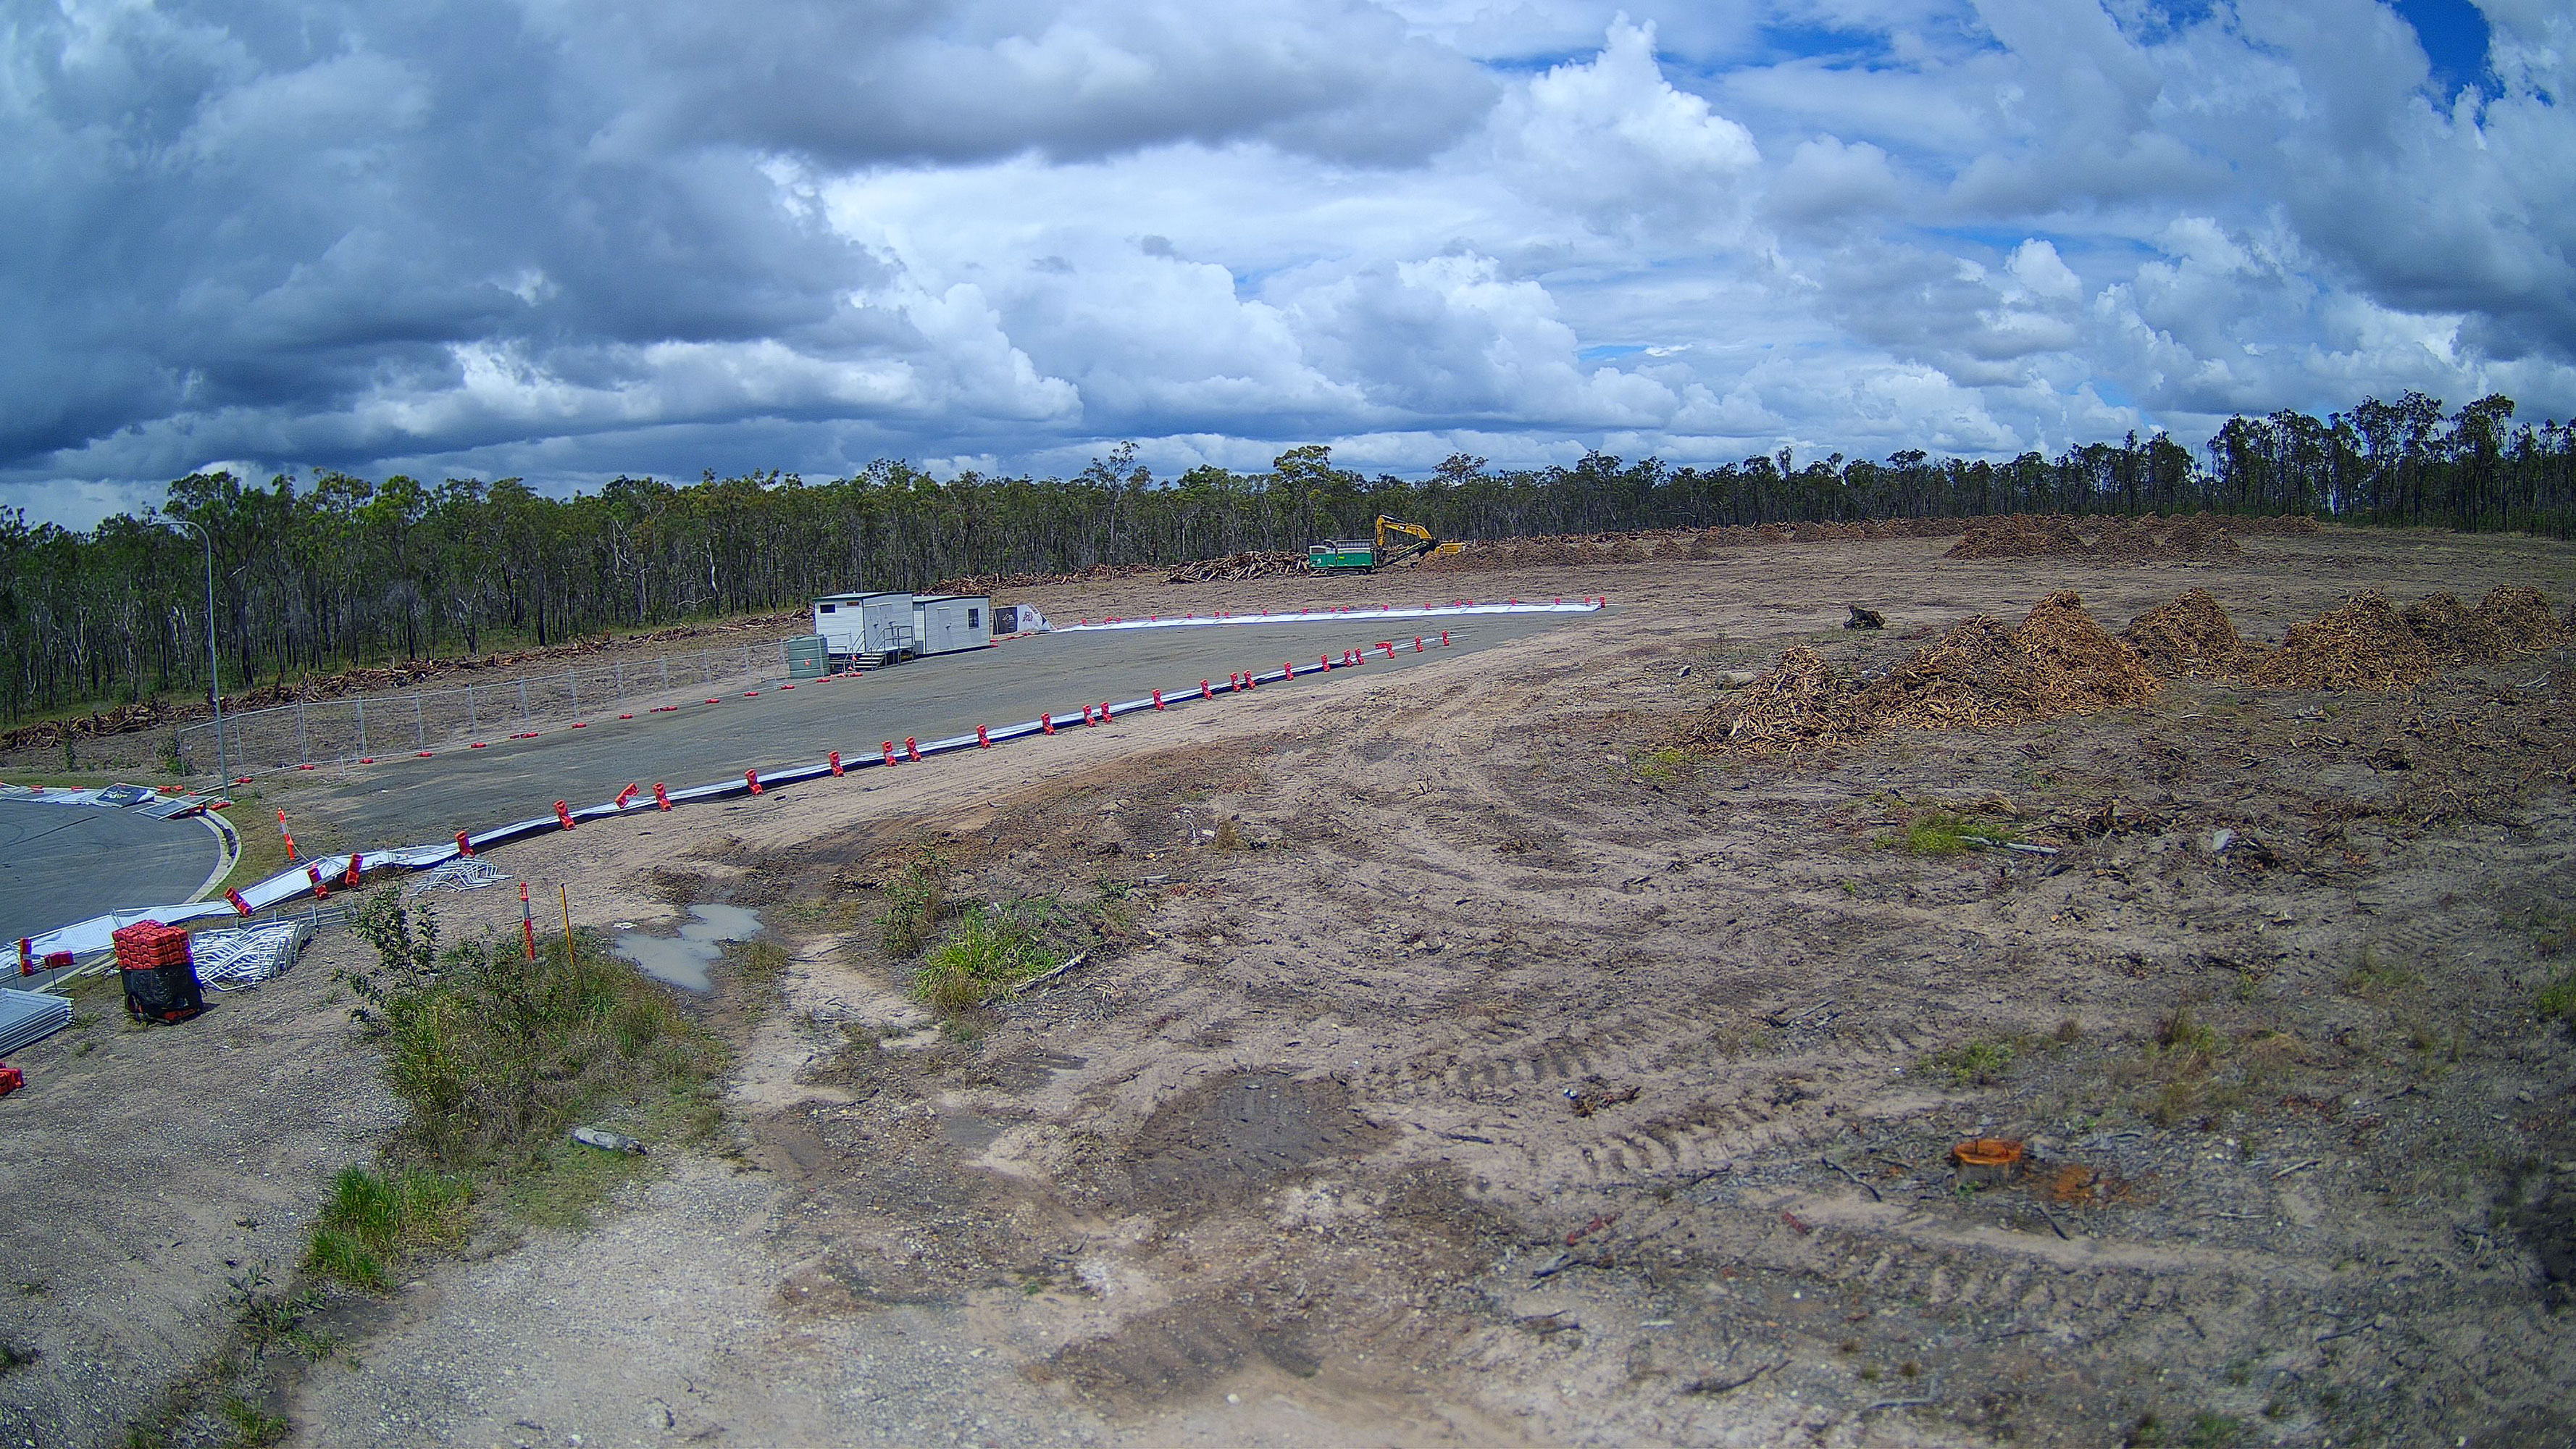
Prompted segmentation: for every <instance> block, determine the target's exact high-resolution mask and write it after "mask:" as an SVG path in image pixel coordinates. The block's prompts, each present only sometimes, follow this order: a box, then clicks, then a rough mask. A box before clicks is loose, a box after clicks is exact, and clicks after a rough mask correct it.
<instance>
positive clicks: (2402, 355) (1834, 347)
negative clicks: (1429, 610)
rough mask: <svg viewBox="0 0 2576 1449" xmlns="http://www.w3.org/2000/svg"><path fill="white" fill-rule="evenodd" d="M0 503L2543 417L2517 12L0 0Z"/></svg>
mask: <svg viewBox="0 0 2576 1449" xmlns="http://www.w3.org/2000/svg"><path fill="white" fill-rule="evenodd" d="M0 46H5V62H6V70H5V72H0V203H5V211H4V212H0V214H5V216H6V223H5V225H0V280H4V281H5V286H6V288H7V293H6V300H7V305H6V306H5V307H0V502H5V503H10V504H16V505H20V506H23V507H25V508H26V509H27V510H28V512H29V514H30V515H31V516H32V517H35V518H41V519H51V520H54V521H58V522H63V523H66V524H71V525H83V524H86V523H88V522H90V521H92V520H94V519H96V518H97V517H99V516H101V515H102V514H104V513H105V512H107V511H110V510H112V509H115V508H120V507H128V506H134V505H136V504H139V503H142V502H148V501H154V500H157V499H158V498H159V496H160V493H161V485H162V484H164V483H166V481H167V480H169V479H170V478H172V477H175V476H178V475H180V474H184V473H187V472H189V471H191V470H193V469H196V468H199V467H201V466H205V465H208V464H216V463H221V464H228V465H231V466H234V467H236V468H237V469H248V470H252V471H255V472H256V473H258V474H261V475H265V474H266V473H268V472H271V471H276V470H282V469H289V468H292V469H300V470H312V469H318V468H338V469H343V470H347V471H352V472H357V473H361V474H365V475H368V476H376V477H380V476H383V475H384V474H387V473H391V472H407V473H411V474H413V475H415V476H420V477H423V478H428V479H431V480H433V481H434V480H436V479H440V478H445V477H455V476H479V477H498V476H504V475H519V476H523V477H526V478H528V479H530V480H531V481H533V482H537V483H539V484H541V485H543V486H546V487H549V488H556V489H562V488H570V487H573V486H581V485H591V484H595V483H597V482H598V481H600V480H601V479H604V478H607V477H609V476H613V475H615V474H617V473H620V472H631V473H648V472H649V473H654V474H659V475H662V476H665V477H679V478H693V477H695V476H697V474H698V473H699V472H700V471H701V470H704V469H713V470H715V471H716V472H718V473H735V472H743V471H750V470H765V469H769V468H780V469H788V470H794V471H800V472H802V473H804V474H805V475H806V476H808V477H832V476H841V475H845V474H848V473H850V472H853V471H855V470H856V469H858V468H859V467H861V466H863V465H864V464H865V463H866V462H867V461H868V460H870V459H872V458H875V457H879V456H894V457H904V458H909V459H911V460H912V461H914V462H916V463H919V464H922V465H925V466H927V467H929V468H931V469H932V470H933V471H934V472H938V473H940V474H942V475H947V474H951V473H954V472H956V471H958V470H961V469H967V468H977V469H983V470H986V471H993V470H1008V471H1015V472H1016V471H1022V470H1034V471H1038V472H1069V471H1072V470H1074V469H1077V468H1079V467H1080V466H1081V465H1082V464H1083V463H1084V462H1085V461H1086V460H1088V459H1089V458H1091V457H1092V456H1094V455H1095V454H1098V453H1100V452H1103V451H1105V450H1106V449H1107V448H1108V447H1109V446H1111V445H1114V444H1116V443H1117V442H1119V441H1121V440H1127V439H1132V440H1135V441H1136V442H1137V443H1138V445H1139V457H1140V459H1141V460H1142V461H1144V462H1146V463H1148V464H1150V465H1152V466H1153V467H1154V468H1155V469H1156V470H1157V471H1158V472H1160V473H1163V474H1165V475H1169V474H1172V473H1176V472H1178V471H1180V470H1182V469H1184V468H1187V467H1189V466H1192V465H1194V464H1197V463H1201V462H1215V463H1220V464H1224V465H1227V466H1231V467H1237V468H1258V467H1261V466H1264V465H1266V463H1267V462H1268V460H1269V459H1270V458H1271V457H1272V456H1273V455H1274V454H1275V453H1277V452H1278V451H1279V450H1280V449H1281V447H1282V446H1284V445H1289V444H1294V443H1299V442H1308V441H1321V442H1329V443H1331V444H1333V445H1334V447H1335V449H1336V454H1337V456H1338V457H1339V458H1340V459H1342V460H1343V461H1344V462H1346V463H1348V464H1351V465H1354V466H1358V467H1361V468H1364V469H1367V470H1370V471H1379V470H1383V471H1391V472H1399V473H1418V472H1425V471H1428V470H1429V469H1430V468H1431V467H1432V466H1433V465H1434V464H1436V463H1438V462H1439V461H1440V460H1441V459H1442V458H1444V457H1446V456H1448V455H1449V454H1451V453H1454V452H1468V453H1473V454H1478V455H1481V456H1484V457H1488V458H1490V459H1492V460H1493V461H1494V462H1495V463H1496V464H1497V465H1529V464H1540V463H1545V462H1549V461H1570V460H1571V459H1572V458H1574V457H1576V456H1579V455H1580V453H1581V452H1582V451H1583V450H1584V449H1585V448H1587V447H1599V448H1603V449H1606V450H1608V451H1611V452H1616V453H1621V454H1625V455H1629V456H1637V455H1642V454H1646V453H1656V454H1660V455H1662V456H1664V457H1666V458H1668V459H1672V460H1674V461H1677V462H1721V461H1731V460H1734V459H1739V458H1742V457H1744V456H1746V455H1747V454H1750V453H1756V452H1769V451H1772V450H1773V449H1775V448H1777V447H1780V446H1783V445H1788V446H1792V447H1795V448H1797V449H1799V450H1800V451H1801V452H1802V453H1812V452H1820V451H1824V450H1839V451H1841V452H1844V453H1846V454H1850V455H1854V456H1882V455H1884V454H1886V453H1888V452H1891V451H1895V450H1898V449H1902V448H1909V447H1914V448H1923V449H1927V450H1930V451H1934V452H1948V453H1963V454H1979V455H1988V454H2011V453H2016V452H2019V451H2022V450H2024V449H2029V448H2038V449H2042V450H2051V451H2053V450H2055V449H2057V448H2060V447H2063V446H2065V445H2066V444H2068V443H2070V442H2082V441H2087V440H2092V439H2096V438H2106V437H2108V438H2116V437H2118V436H2119V435H2121V434H2123V433H2125V432H2127V431H2129V430H2131V429H2138V430H2141V431H2145V430H2149V429H2153V428H2157V427H2162V428H2167V429H2170V430H2172V431H2173V432H2174V433H2175V434H2176V435H2177V436H2180V437H2183V438H2185V439H2186V440H2188V441H2192V442H2197V441H2199V440H2200V439H2201V438H2203V437H2205V436H2206V434H2207V432H2208V431H2209V429H2210V427H2211V426H2212V425H2213V423H2214V420H2215V419H2217V418H2219V417H2223V416H2224V415H2226V414H2228V413H2230V412H2235V411H2248V410H2250V411H2269V410H2271V409H2274V408H2279V407H2297V408H2302V409H2307V410H2310V411H2324V410H2328V409H2332V408H2337V407H2343V406H2347V405H2349V404H2350V403H2352V402H2354V401H2356V400H2358V399H2359V398H2360V397H2362V396H2363V395H2364V394H2368V393H2376V394H2379V395H2382V396H2391V397H2393V396H2394V395H2395V394H2396V393H2398V392H2400V391H2402V390H2404V389H2407V388H2420V389H2423V390H2424V391H2427V392H2430V393H2433V394H2435V395H2437V396H2440V397H2442V398H2445V399H2447V400H2449V401H2451V402H2453V403H2454V404H2456V403H2457V402H2459V401H2462V400H2465V399H2467V398H2469V397H2473V396H2477V395H2480V394H2483V393H2486V392H2490V391H2502V392H2506V393H2509V394H2511V395H2512V396H2514V397H2515V398H2517V399H2519V400H2520V401H2521V403H2522V405H2523V416H2524V417H2525V418H2526V419H2529V420H2538V419H2541V418H2545V417H2561V418H2563V417H2566V416H2568V415H2570V414H2571V413H2576V267H2571V257H2576V181H2571V179H2570V178H2571V177H2576V123H2571V121H2570V118H2569V114H2568V112H2567V110H2566V109H2565V104H2564V103H2565V102H2566V100H2567V99H2568V97H2569V93H2570V91H2571V89H2576V8H2571V7H2570V6H2569V5H2568V4H2567V3H2565V0H2478V3H2477V4H2476V5H2474V6H2473V5H2471V4H2470V3H2468V0H2403V3H2399V4H2396V5H2394V6H2393V7H2392V6H2391V5H2388V4H2383V3H2380V0H2241V3H2234V4H2230V3H2227V0H2175V3H2160V0H2102V3H2101V4H2100V5H2099V7H2098V8H2097V7H2096V6H2095V5H2094V4H2093V3H2091V0H1965V3H1958V0H1798V3H1785V4H1768V5H1754V4H1735V3H1727V0H1700V3H1692V4H1664V3H1660V0H1630V3H1629V4H1627V6H1626V7H1625V8H1621V7H1619V6H1617V5H1607V4H1601V5H1596V4H1589V3H1583V0H1375V3H1372V0H1189V3H1181V0H1056V3H1044V0H945V3H940V0H828V3H827V0H813V3H802V4H799V3H787V0H730V3H726V4H722V5H710V4H706V3H704V0H616V3H607V0H517V3H510V0H459V3H439V0H423V3H414V4H408V5H384V4H378V3H370V4H363V5H347V6H343V5H339V4H335V3H333V0H300V3H294V4H265V3H261V0H235V3H225V4H202V5H192V4H153V3H150V0H0Z"/></svg>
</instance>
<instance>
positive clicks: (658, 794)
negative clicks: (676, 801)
mask: <svg viewBox="0 0 2576 1449" xmlns="http://www.w3.org/2000/svg"><path fill="white" fill-rule="evenodd" d="M653 803H654V804H655V805H658V806H660V807H661V808H662V809H665V810H668V809H670V808H671V792H670V791H668V790H665V789H663V788H662V782H661V781H659V780H656V781H654V782H653Z"/></svg>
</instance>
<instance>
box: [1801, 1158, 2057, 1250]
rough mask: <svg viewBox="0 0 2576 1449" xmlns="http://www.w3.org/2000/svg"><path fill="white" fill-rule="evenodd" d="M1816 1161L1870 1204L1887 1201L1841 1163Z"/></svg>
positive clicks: (1823, 1159)
mask: <svg viewBox="0 0 2576 1449" xmlns="http://www.w3.org/2000/svg"><path fill="white" fill-rule="evenodd" d="M1816 1160H1817V1161H1818V1162H1821V1163H1823V1164H1824V1165H1825V1166H1827V1167H1830V1168H1832V1169H1833V1170H1834V1171H1836V1172H1839V1173H1841V1174H1842V1175H1843V1176H1845V1177H1847V1178H1850V1179H1851V1183H1852V1186H1854V1187H1856V1188H1859V1189H1860V1190H1861V1191H1863V1192H1865V1193H1868V1194H1869V1200H1870V1201H1871V1202H1885V1201H1887V1199H1886V1198H1883V1197H1881V1196H1879V1194H1878V1189H1877V1188H1874V1187H1872V1186H1870V1185H1869V1183H1868V1182H1867V1181H1866V1180H1865V1179H1863V1178H1862V1177H1861V1175H1860V1174H1859V1173H1857V1172H1854V1171H1852V1170H1851V1169H1850V1168H1848V1167H1845V1166H1843V1165H1842V1164H1841V1163H1839V1162H1836V1161H1834V1160H1833V1159H1832V1158H1830V1157H1819V1158H1817V1159H1816ZM2059 1236H2060V1237H2063V1236H2065V1235H2064V1234H2063V1233H2061V1234H2059Z"/></svg>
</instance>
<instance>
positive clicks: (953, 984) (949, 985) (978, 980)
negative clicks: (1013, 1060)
mask: <svg viewBox="0 0 2576 1449" xmlns="http://www.w3.org/2000/svg"><path fill="white" fill-rule="evenodd" d="M1063 960H1064V955H1063V953H1062V952H1060V951H1058V950H1057V949H1056V948H1055V947H1054V946H1052V945H1050V944H1049V943H1048V941H1047V937H1046V932H1045V931H1044V929H1043V928H1042V926H1041V924H1040V922H1038V921H1037V920H1034V919H1031V918H1030V915H1029V914H1028V913H1027V912H1025V911H1023V910H1020V909H1014V908H1010V907H997V908H987V907H983V906H977V907H975V908H974V909H972V910H969V911H968V912H966V914H965V915H964V916H962V917H960V918H959V920H958V922H957V925H956V927H955V929H953V930H951V931H950V932H949V934H948V938H947V939H946V940H944V941H941V942H940V943H939V945H938V946H937V947H935V948H933V949H932V950H931V952H930V953H929V954H928V955H927V956H925V957H923V958H922V963H921V969H920V970H919V971H917V972H915V973H913V978H912V994H913V997H914V998H915V999H916V1000H918V1001H920V1002H921V1003H922V1004H923V1005H925V1006H929V1007H933V1008H935V1009H937V1010H940V1011H947V1012H959V1011H971V1010H973V1009H974V1008H976V1007H979V1006H982V1005H984V1004H985V1003H986V1002H988V1001H991V1000H993V999H994V998H995V997H998V996H1000V995H1001V994H1002V993H1004V992H1006V991H1008V990H1010V989H1011V988H1012V987H1014V986H1017V985H1018V984H1020V983H1021V982H1023V981H1026V980H1028V979H1029V978H1030V977H1032V976H1037V975H1040V974H1042V973H1044V972H1046V971H1049V970H1052V969H1054V968H1055V967H1056V966H1057V965H1058V964H1059V963H1061V962H1062V961H1063Z"/></svg>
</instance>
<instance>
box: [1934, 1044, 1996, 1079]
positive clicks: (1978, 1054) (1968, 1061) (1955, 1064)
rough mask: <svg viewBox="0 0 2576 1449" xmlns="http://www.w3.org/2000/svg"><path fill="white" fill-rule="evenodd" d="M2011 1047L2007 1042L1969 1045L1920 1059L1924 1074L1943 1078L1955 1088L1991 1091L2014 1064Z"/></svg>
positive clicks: (1955, 1047) (1945, 1048)
mask: <svg viewBox="0 0 2576 1449" xmlns="http://www.w3.org/2000/svg"><path fill="white" fill-rule="evenodd" d="M2014 1055H2015V1052H2014V1048H2013V1044H2012V1043H2011V1042H2008V1041H1971V1042H1962V1043H1961V1044H1959V1045H1958V1046H1953V1047H1943V1048H1942V1049H1941V1050H1939V1051H1937V1052H1934V1053H1932V1054H1931V1055H1930V1056H1928V1057H1925V1058H1924V1059H1923V1067H1924V1070H1926V1071H1927V1072H1930V1073H1933V1074H1936V1075H1946V1076H1948V1077H1949V1079H1950V1085H1952V1086H1954V1087H1991V1086H1993V1085H1995V1084H1996V1083H1997V1082H2000V1081H2002V1080H2003V1079H2004V1070H2005V1069H2006V1068H2008V1067H2010V1066H2011V1065H2012V1063H2013V1057H2014Z"/></svg>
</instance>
